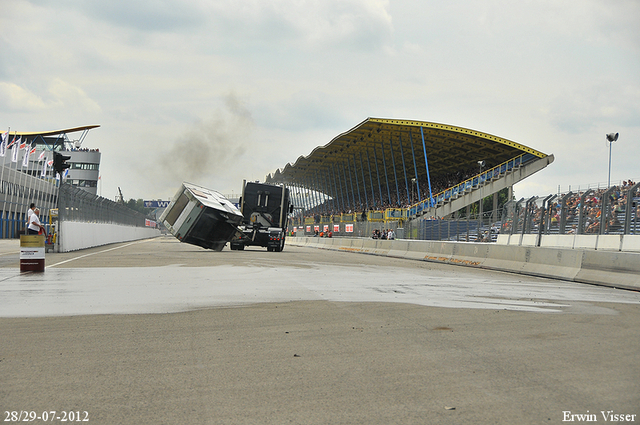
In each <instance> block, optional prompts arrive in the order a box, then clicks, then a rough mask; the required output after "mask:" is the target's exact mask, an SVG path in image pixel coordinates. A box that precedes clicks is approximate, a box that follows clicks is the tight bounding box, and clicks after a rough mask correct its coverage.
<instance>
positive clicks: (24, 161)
mask: <svg viewBox="0 0 640 425" xmlns="http://www.w3.org/2000/svg"><path fill="white" fill-rule="evenodd" d="M30 153H31V150H29V148H27V149H25V151H24V157H22V166H23V167H29V154H30Z"/></svg>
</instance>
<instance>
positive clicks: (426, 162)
mask: <svg viewBox="0 0 640 425" xmlns="http://www.w3.org/2000/svg"><path fill="white" fill-rule="evenodd" d="M420 135H421V136H422V149H423V150H424V164H425V167H426V168H427V183H428V184H429V206H430V207H433V206H434V205H435V203H434V202H433V192H431V176H430V175H429V161H428V160H427V145H426V143H425V141H424V130H423V128H422V127H420Z"/></svg>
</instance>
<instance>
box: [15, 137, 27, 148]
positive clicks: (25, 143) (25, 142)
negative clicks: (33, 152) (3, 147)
mask: <svg viewBox="0 0 640 425" xmlns="http://www.w3.org/2000/svg"><path fill="white" fill-rule="evenodd" d="M20 140H22V136H20V138H19V139H18V142H17V143H19V144H20V149H25V148H26V147H27V141H26V140H25V141H24V142H22V143H20Z"/></svg>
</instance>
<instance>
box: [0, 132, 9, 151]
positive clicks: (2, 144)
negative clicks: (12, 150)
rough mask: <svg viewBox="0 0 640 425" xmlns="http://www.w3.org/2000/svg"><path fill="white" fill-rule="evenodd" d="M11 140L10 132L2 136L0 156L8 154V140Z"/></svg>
mask: <svg viewBox="0 0 640 425" xmlns="http://www.w3.org/2000/svg"><path fill="white" fill-rule="evenodd" d="M8 138H9V132H8V131H7V132H6V133H3V134H2V143H0V156H5V155H6V154H7V139H8Z"/></svg>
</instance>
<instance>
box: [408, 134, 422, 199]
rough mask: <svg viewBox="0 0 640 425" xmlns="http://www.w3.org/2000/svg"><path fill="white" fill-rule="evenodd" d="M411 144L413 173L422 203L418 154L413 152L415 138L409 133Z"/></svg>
mask: <svg viewBox="0 0 640 425" xmlns="http://www.w3.org/2000/svg"><path fill="white" fill-rule="evenodd" d="M409 143H410V144H411V156H412V157H413V171H414V172H415V175H416V186H417V188H418V202H421V201H422V195H420V180H419V179H418V167H416V154H415V152H414V150H413V138H412V137H411V132H409Z"/></svg>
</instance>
